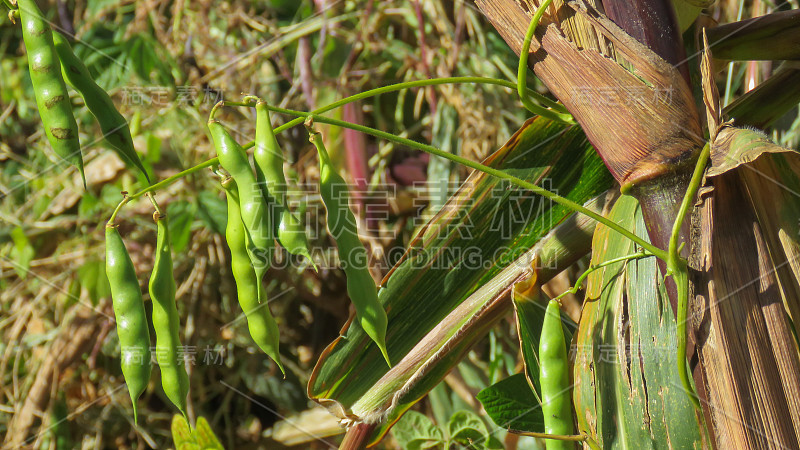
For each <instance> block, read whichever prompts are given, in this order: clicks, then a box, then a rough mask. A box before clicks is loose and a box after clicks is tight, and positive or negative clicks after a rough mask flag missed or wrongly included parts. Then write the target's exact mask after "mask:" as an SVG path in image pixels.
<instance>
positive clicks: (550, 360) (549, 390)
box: [539, 300, 575, 450]
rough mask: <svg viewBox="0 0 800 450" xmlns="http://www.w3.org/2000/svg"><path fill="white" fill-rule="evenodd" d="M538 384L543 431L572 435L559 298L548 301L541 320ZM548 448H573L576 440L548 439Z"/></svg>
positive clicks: (569, 388)
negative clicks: (540, 393) (540, 392)
mask: <svg viewBox="0 0 800 450" xmlns="http://www.w3.org/2000/svg"><path fill="white" fill-rule="evenodd" d="M539 383H540V385H541V389H542V414H543V415H544V432H545V433H547V434H556V435H572V434H574V428H573V424H572V395H571V392H572V390H571V386H570V382H569V360H568V359H567V346H566V342H565V341H564V331H563V329H562V328H561V305H560V304H559V303H558V300H550V303H548V305H547V311H545V316H544V322H543V323H542V336H541V338H540V339H539ZM547 448H548V449H549V450H552V449H573V450H574V448H575V443H574V442H570V441H561V440H556V439H548V440H547Z"/></svg>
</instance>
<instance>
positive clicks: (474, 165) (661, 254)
mask: <svg viewBox="0 0 800 450" xmlns="http://www.w3.org/2000/svg"><path fill="white" fill-rule="evenodd" d="M267 108H268V109H269V110H270V111H274V112H277V113H280V114H289V115H295V116H299V117H309V116H313V117H314V120H315V121H317V122H320V123H327V124H329V125H334V126H338V127H342V128H349V129H351V130H356V131H360V132H362V133H366V134H369V135H372V136H375V137H378V138H381V139H386V140H388V141H392V142H396V143H398V144H401V145H405V146H407V147H411V148H415V149H417V150H421V151H423V152H426V153H430V154H432V155H435V156H439V157H442V158H445V159H447V160H450V161H453V162H455V163H458V164H461V165H463V166H466V167H469V168H471V169H475V170H477V171H480V172H484V173H486V174H489V175H492V176H494V177H497V178H500V179H502V180H506V181H509V182H510V183H512V184H516V185H517V186H520V187H523V188H525V189H528V190H529V191H532V192H533V193H535V194H538V195H541V196H542V197H545V198H547V199H549V200H552V201H554V202H556V203H558V204H560V205H563V206H565V207H567V208H569V209H571V210H573V211H575V212H579V213H581V214H584V215H586V216H588V217H590V218H592V219H594V220H596V221H597V222H600V223H602V224H603V225H605V226H607V227H609V228H611V229H612V230H614V231H616V232H618V233H620V234H622V235H623V236H625V237H627V238H628V239H630V240H632V241H633V242H635V243H637V244H639V245H640V246H641V247H642V248H644V249H646V250H647V251H649V252H650V253H652V254H653V255H654V256H656V257H658V258H660V259H663V260H664V261H666V258H667V252H665V251H664V250H662V249H660V248H658V247H656V246H654V245H652V244H650V243H649V242H647V241H645V240H644V239H642V238H640V237H639V236H637V235H635V234H633V233H632V232H631V231H629V230H626V229H625V228H624V227H622V226H621V225H619V224H617V223H616V222H613V221H611V220H608V219H607V218H605V217H603V216H602V215H600V214H598V213H596V212H594V211H592V210H590V209H588V208H586V207H585V206H583V205H581V204H578V203H575V202H573V201H572V200H569V199H567V198H564V197H561V196H560V195H558V194H555V193H553V192H550V191H548V190H547V189H544V188H542V187H539V186H537V185H535V184H533V183H530V182H528V181H525V180H523V179H521V178H517V177H515V176H513V175H510V174H508V173H506V172H503V171H502V170H498V169H494V168H492V167H489V166H485V165H483V164H481V163H479V162H476V161H472V160H470V159H467V158H464V157H461V156H458V155H454V154H452V153H449V152H445V151H443V150H440V149H438V148H436V147H433V146H430V145H427V144H422V143H420V142H416V141H412V140H411V139H406V138H401V137H398V136H395V135H393V134H391V133H387V132H385V131H381V130H376V129H375V128H370V127H367V126H364V125H359V124H354V123H350V122H345V121H343V120H338V119H331V118H328V117H322V116H316V115H314V114H312V113H307V112H304V111H294V110H291V109H285V108H278V107H275V106H267Z"/></svg>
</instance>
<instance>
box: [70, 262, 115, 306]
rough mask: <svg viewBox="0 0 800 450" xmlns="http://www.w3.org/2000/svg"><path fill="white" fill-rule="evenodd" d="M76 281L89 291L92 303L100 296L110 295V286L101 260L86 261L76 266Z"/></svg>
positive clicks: (95, 302) (95, 303)
mask: <svg viewBox="0 0 800 450" xmlns="http://www.w3.org/2000/svg"><path fill="white" fill-rule="evenodd" d="M78 282H79V283H80V285H81V287H83V288H84V289H86V291H87V292H88V293H89V299H90V300H91V301H92V304H93V305H97V302H98V301H99V300H100V299H101V298H106V297H110V296H111V286H110V285H109V283H108V277H107V276H106V265H105V263H104V262H103V261H87V262H86V263H84V264H83V265H82V266H81V267H79V268H78Z"/></svg>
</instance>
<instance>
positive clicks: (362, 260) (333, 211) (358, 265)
mask: <svg viewBox="0 0 800 450" xmlns="http://www.w3.org/2000/svg"><path fill="white" fill-rule="evenodd" d="M306 126H307V127H309V122H306ZM309 133H310V134H311V136H310V140H311V142H313V143H314V146H316V148H317V152H318V154H319V165H320V169H319V193H320V196H321V197H322V202H323V203H324V204H325V209H326V210H327V220H328V231H329V232H330V233H331V236H333V238H334V239H335V240H336V246H337V247H338V249H339V260H340V261H341V264H342V268H343V269H344V273H345V276H346V277H347V294H348V295H349V296H350V301H351V302H353V306H355V308H356V316H357V317H358V323H359V325H361V328H363V329H364V331H365V332H366V333H367V335H368V336H369V337H370V338H371V339H372V340H373V341H374V342H375V343H376V344H377V345H378V348H379V349H380V351H381V353H382V354H383V357H384V358H385V359H386V363H387V364H389V366H391V365H392V363H391V362H390V361H389V354H388V352H387V350H386V327H387V324H388V319H387V317H386V311H385V310H384V309H383V305H381V302H380V300H379V299H378V289H377V287H376V286H375V281H374V280H373V279H372V276H371V275H370V273H369V268H368V261H369V255H368V253H367V249H366V248H365V247H364V244H362V243H361V240H359V239H358V227H357V225H356V218H355V215H353V212H352V211H351V210H350V206H349V198H350V196H349V193H348V190H347V185H346V183H345V181H344V178H342V177H341V175H339V174H338V173H337V172H336V170H335V169H334V168H333V164H331V160H330V157H329V156H328V151H327V150H326V149H325V144H324V143H323V142H322V135H321V134H319V133H316V132H314V131H313V130H311V128H310V127H309Z"/></svg>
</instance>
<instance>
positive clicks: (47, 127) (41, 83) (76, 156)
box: [17, 0, 86, 186]
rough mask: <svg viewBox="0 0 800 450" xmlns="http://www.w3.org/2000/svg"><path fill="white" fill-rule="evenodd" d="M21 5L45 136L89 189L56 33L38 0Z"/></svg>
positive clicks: (22, 2) (25, 40)
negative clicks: (60, 60)
mask: <svg viewBox="0 0 800 450" xmlns="http://www.w3.org/2000/svg"><path fill="white" fill-rule="evenodd" d="M17 5H18V6H19V17H20V22H22V39H23V41H24V42H25V48H26V49H27V52H28V70H29V72H30V75H31V83H32V84H33V92H34V94H35V95H36V106H37V108H38V109H39V116H40V117H41V118H42V125H44V132H45V135H46V136H47V140H48V141H50V145H51V146H52V147H53V151H55V153H56V154H57V155H58V156H59V157H60V158H61V159H63V160H65V161H68V162H69V163H70V164H72V165H74V166H75V167H77V168H78V170H79V171H80V173H81V178H82V179H83V185H84V186H86V175H85V174H84V173H83V157H82V156H81V144H80V140H79V138H78V123H77V122H75V116H73V115H72V105H70V102H69V95H68V94H67V85H66V84H65V83H64V79H63V78H62V77H61V68H60V65H59V62H58V56H57V55H56V50H55V47H54V45H53V33H52V30H51V29H50V25H48V24H47V21H46V20H45V18H44V15H43V14H42V12H41V11H40V10H39V7H38V6H36V2H35V1H34V0H19V1H18V2H17Z"/></svg>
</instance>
